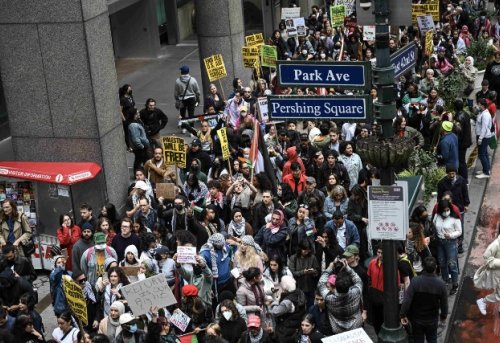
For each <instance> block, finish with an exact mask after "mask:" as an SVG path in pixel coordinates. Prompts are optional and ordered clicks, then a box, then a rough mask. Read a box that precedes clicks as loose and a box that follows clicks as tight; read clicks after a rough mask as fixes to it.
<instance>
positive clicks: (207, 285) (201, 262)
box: [174, 255, 214, 308]
mask: <svg viewBox="0 0 500 343" xmlns="http://www.w3.org/2000/svg"><path fill="white" fill-rule="evenodd" d="M174 261H175V260H174ZM176 267H177V271H178V272H179V276H180V277H181V278H182V279H183V280H186V282H187V283H189V284H190V285H194V286H196V288H197V289H198V295H199V297H200V298H201V300H202V301H203V303H204V304H205V306H207V308H211V307H212V285H213V281H214V280H213V277H212V270H211V269H210V268H209V267H208V265H207V263H206V262H205V259H204V258H203V257H202V256H201V255H196V264H187V263H183V264H178V263H176Z"/></svg>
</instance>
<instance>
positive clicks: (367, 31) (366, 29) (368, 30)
mask: <svg viewBox="0 0 500 343" xmlns="http://www.w3.org/2000/svg"><path fill="white" fill-rule="evenodd" d="M363 40H365V41H371V40H375V26H374V25H365V26H363Z"/></svg>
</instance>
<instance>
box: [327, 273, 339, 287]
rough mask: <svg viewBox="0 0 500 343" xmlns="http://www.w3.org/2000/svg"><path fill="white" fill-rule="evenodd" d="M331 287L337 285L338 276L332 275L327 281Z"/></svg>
mask: <svg viewBox="0 0 500 343" xmlns="http://www.w3.org/2000/svg"><path fill="white" fill-rule="evenodd" d="M327 282H328V283H329V284H330V285H332V286H335V283H336V282H337V275H335V274H332V275H330V276H329V277H328V281H327Z"/></svg>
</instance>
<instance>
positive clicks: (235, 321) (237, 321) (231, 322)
mask: <svg viewBox="0 0 500 343" xmlns="http://www.w3.org/2000/svg"><path fill="white" fill-rule="evenodd" d="M219 311H220V312H221V318H220V321H219V325H220V329H221V333H222V337H223V338H224V339H225V340H226V341H228V343H237V342H238V341H239V339H240V335H241V332H244V331H245V330H246V329H247V325H246V323H245V320H244V319H243V318H241V317H240V314H239V312H238V310H237V309H236V306H235V305H234V302H233V301H232V300H229V299H226V300H224V301H223V302H222V303H221V304H220V307H219Z"/></svg>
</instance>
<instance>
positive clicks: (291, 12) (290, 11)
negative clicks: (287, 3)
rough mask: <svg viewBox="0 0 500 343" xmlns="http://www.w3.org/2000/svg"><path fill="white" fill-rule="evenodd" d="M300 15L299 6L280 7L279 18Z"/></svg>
mask: <svg viewBox="0 0 500 343" xmlns="http://www.w3.org/2000/svg"><path fill="white" fill-rule="evenodd" d="M298 17H300V7H283V8H282V9H281V19H290V18H298Z"/></svg>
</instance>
